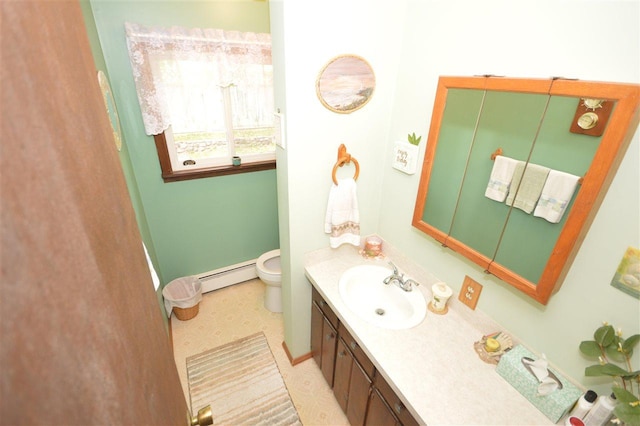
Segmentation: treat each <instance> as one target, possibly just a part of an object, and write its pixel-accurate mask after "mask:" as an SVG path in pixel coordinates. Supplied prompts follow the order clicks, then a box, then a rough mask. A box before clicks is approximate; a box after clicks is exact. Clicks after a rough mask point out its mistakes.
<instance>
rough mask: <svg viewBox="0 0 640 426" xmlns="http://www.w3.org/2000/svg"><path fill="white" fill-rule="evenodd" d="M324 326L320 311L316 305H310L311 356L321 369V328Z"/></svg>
mask: <svg viewBox="0 0 640 426" xmlns="http://www.w3.org/2000/svg"><path fill="white" fill-rule="evenodd" d="M323 324H324V318H323V316H322V311H320V308H319V307H318V305H316V304H315V302H314V303H312V304H311V355H313V359H314V360H315V361H316V364H318V367H322V326H323Z"/></svg>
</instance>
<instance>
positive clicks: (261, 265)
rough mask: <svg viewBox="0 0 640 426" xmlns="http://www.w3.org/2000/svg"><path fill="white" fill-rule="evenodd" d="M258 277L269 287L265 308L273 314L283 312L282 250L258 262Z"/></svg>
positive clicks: (264, 256)
mask: <svg viewBox="0 0 640 426" xmlns="http://www.w3.org/2000/svg"><path fill="white" fill-rule="evenodd" d="M256 270H257V272H258V277H259V278H260V279H261V280H262V282H263V283H265V284H266V285H267V291H266V292H265V294H264V307H265V308H267V309H268V310H270V311H271V312H282V287H281V284H282V269H281V267H280V249H277V250H271V251H268V252H266V253H265V254H263V255H262V256H260V257H259V258H258V260H257V261H256Z"/></svg>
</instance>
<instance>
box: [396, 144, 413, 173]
mask: <svg viewBox="0 0 640 426" xmlns="http://www.w3.org/2000/svg"><path fill="white" fill-rule="evenodd" d="M418 152H419V147H418V145H412V144H410V143H408V142H396V143H395V144H394V146H393V163H392V165H393V168H394V169H397V170H400V171H401V172H404V173H406V174H408V175H412V174H414V173H415V172H416V168H417V166H418Z"/></svg>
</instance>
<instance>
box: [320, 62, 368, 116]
mask: <svg viewBox="0 0 640 426" xmlns="http://www.w3.org/2000/svg"><path fill="white" fill-rule="evenodd" d="M375 85H376V77H375V75H374V73H373V69H372V68H371V65H369V63H368V62H367V61H365V60H364V59H363V58H361V57H359V56H356V55H341V56H338V57H336V58H334V59H332V60H331V61H329V63H328V64H327V65H325V66H324V68H323V69H322V71H321V72H320V75H319V76H318V80H317V81H316V93H317V94H318V98H319V99H320V102H322V105H324V106H325V107H326V108H328V109H330V110H331V111H333V112H337V113H340V114H349V113H351V112H353V111H356V110H358V109H360V108H362V107H363V106H365V105H366V104H367V102H369V100H370V99H371V96H372V95H373V91H374V89H375Z"/></svg>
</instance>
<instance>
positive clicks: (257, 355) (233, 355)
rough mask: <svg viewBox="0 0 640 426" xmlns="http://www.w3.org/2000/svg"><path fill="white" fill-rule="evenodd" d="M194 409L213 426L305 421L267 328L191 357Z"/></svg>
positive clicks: (190, 382) (189, 373)
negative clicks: (206, 413) (206, 410)
mask: <svg viewBox="0 0 640 426" xmlns="http://www.w3.org/2000/svg"><path fill="white" fill-rule="evenodd" d="M187 375H188V381H189V394H190V396H191V409H192V412H194V413H196V412H197V411H198V410H199V409H201V408H202V407H204V406H206V405H207V404H210V405H211V411H212V413H213V424H214V425H234V426H238V425H302V423H301V422H300V418H299V417H298V412H297V411H296V409H295V407H294V405H293V402H292V401H291V398H290V396H289V392H288V391H287V388H286V386H285V384H284V380H283V379H282V376H281V375H280V370H278V366H277V364H276V362H275V359H274V358H273V354H272V353H271V350H270V349H269V345H268V343H267V339H266V338H265V336H264V334H263V333H262V332H260V333H256V334H253V335H251V336H247V337H244V338H242V339H239V340H236V341H235V342H231V343H228V344H226V345H222V346H219V347H217V348H215V349H211V350H208V351H206V352H202V353H201V354H198V355H193V356H191V357H188V358H187Z"/></svg>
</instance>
